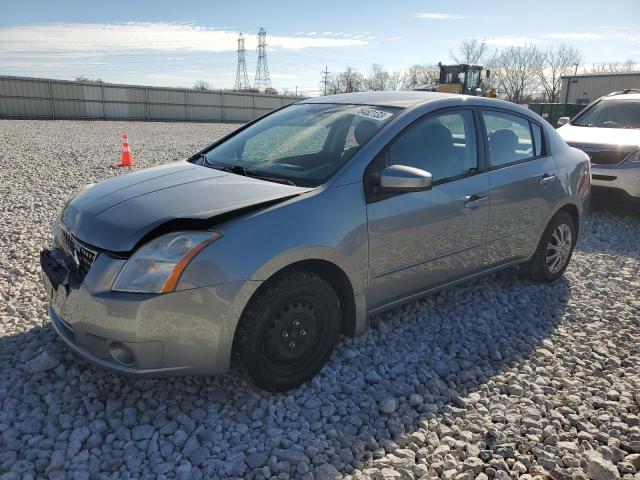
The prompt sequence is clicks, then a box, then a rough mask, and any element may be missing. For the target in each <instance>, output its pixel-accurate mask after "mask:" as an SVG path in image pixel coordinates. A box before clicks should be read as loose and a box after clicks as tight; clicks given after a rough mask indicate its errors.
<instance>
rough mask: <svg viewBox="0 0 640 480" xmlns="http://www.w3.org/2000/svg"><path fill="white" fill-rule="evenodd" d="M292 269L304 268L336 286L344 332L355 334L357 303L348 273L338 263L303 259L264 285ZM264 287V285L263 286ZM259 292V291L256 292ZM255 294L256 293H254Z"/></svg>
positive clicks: (278, 273)
mask: <svg viewBox="0 0 640 480" xmlns="http://www.w3.org/2000/svg"><path fill="white" fill-rule="evenodd" d="M291 269H303V270H307V271H310V272H313V273H315V274H317V275H320V276H321V277H322V278H324V279H325V280H326V281H327V282H329V284H330V285H331V286H332V287H333V288H334V290H335V291H336V294H337V295H338V299H339V300H340V313H341V314H342V333H343V334H344V335H347V336H350V337H352V336H354V335H355V331H356V304H355V298H354V294H353V287H352V286H351V281H350V280H349V277H347V274H346V273H344V271H343V270H342V269H341V268H340V267H338V266H337V265H336V264H334V263H331V262H328V261H326V260H302V261H300V262H296V263H292V264H291V265H287V266H286V267H284V268H283V269H282V270H279V271H277V272H276V273H274V274H273V275H272V276H271V277H269V278H268V279H267V280H265V282H264V283H263V286H264V285H266V284H267V283H268V282H270V281H271V280H272V279H273V278H275V277H276V276H279V275H282V274H283V273H285V272H287V271H289V270H291ZM261 288H262V287H261ZM256 293H257V292H256ZM254 295H255V293H254Z"/></svg>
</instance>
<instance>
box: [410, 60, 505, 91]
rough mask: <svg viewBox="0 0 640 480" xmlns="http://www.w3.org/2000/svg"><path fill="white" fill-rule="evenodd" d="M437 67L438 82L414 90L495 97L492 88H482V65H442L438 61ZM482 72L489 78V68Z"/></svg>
mask: <svg viewBox="0 0 640 480" xmlns="http://www.w3.org/2000/svg"><path fill="white" fill-rule="evenodd" d="M438 67H440V79H439V81H438V83H436V84H432V85H423V86H420V87H417V88H416V90H422V91H427V92H442V93H458V94H465V95H475V96H479V97H480V96H481V97H490V98H495V97H496V93H495V92H494V91H493V89H485V90H483V88H482V83H483V82H482V70H483V68H484V67H481V66H480V65H467V64H458V65H442V63H439V64H438ZM484 74H485V78H486V79H489V76H490V75H491V72H490V70H485V71H484Z"/></svg>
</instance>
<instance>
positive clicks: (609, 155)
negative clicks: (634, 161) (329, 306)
mask: <svg viewBox="0 0 640 480" xmlns="http://www.w3.org/2000/svg"><path fill="white" fill-rule="evenodd" d="M572 146H573V147H576V148H579V149H580V150H582V151H583V152H584V153H586V154H587V155H589V158H590V159H591V163H592V164H593V165H618V164H619V163H622V162H623V161H624V159H625V158H627V156H628V155H629V154H630V153H631V151H630V150H607V149H605V148H601V147H592V146H588V145H572Z"/></svg>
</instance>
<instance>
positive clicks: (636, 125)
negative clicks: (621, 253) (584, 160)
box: [558, 90, 640, 200]
mask: <svg viewBox="0 0 640 480" xmlns="http://www.w3.org/2000/svg"><path fill="white" fill-rule="evenodd" d="M558 125H562V126H561V127H560V128H559V129H558V133H559V134H560V135H561V136H562V138H564V140H565V141H566V142H567V143H568V144H569V145H571V146H573V147H576V148H579V149H580V150H582V151H584V152H585V153H586V154H587V155H589V157H590V158H591V183H592V186H593V191H594V193H597V192H598V191H601V192H608V193H613V194H621V195H622V196H623V197H627V198H628V197H631V198H635V199H638V200H640V90H624V91H621V92H614V93H611V94H609V95H606V96H604V97H602V98H600V99H598V100H596V101H595V102H593V103H592V104H591V105H589V106H588V107H586V108H585V109H584V110H583V111H582V112H580V113H579V114H578V115H576V116H575V117H574V118H573V119H571V120H569V118H568V117H561V118H560V119H559V120H558Z"/></svg>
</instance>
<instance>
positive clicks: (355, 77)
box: [338, 67, 364, 93]
mask: <svg viewBox="0 0 640 480" xmlns="http://www.w3.org/2000/svg"><path fill="white" fill-rule="evenodd" d="M338 84H339V85H340V86H341V88H340V91H342V92H344V93H351V92H361V91H362V90H364V81H363V78H362V74H361V73H360V72H359V71H357V70H356V69H355V68H353V67H347V68H345V70H344V72H342V73H340V75H338Z"/></svg>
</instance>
